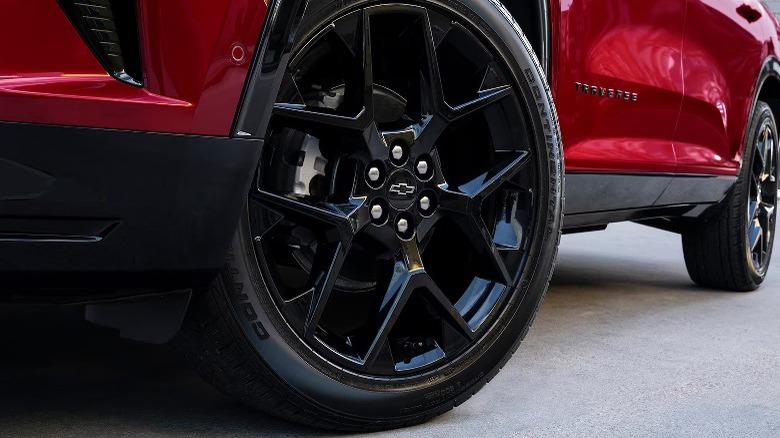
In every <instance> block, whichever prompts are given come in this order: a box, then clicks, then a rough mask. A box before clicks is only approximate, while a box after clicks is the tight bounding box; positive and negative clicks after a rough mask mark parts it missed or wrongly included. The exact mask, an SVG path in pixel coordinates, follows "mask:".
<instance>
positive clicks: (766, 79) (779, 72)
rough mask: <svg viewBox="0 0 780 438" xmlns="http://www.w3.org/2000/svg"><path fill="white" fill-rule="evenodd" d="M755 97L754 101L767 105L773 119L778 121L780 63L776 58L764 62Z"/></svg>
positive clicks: (779, 118) (779, 109) (779, 108)
mask: <svg viewBox="0 0 780 438" xmlns="http://www.w3.org/2000/svg"><path fill="white" fill-rule="evenodd" d="M755 95H756V100H761V101H763V102H766V103H767V104H769V107H770V108H771V109H772V114H773V115H774V116H775V119H778V120H780V61H778V59H777V58H776V57H774V56H771V57H769V58H768V59H767V60H766V61H765V62H764V65H763V67H762V68H761V73H760V75H759V79H758V85H757V87H756V93H755ZM753 107H755V102H754V103H753Z"/></svg>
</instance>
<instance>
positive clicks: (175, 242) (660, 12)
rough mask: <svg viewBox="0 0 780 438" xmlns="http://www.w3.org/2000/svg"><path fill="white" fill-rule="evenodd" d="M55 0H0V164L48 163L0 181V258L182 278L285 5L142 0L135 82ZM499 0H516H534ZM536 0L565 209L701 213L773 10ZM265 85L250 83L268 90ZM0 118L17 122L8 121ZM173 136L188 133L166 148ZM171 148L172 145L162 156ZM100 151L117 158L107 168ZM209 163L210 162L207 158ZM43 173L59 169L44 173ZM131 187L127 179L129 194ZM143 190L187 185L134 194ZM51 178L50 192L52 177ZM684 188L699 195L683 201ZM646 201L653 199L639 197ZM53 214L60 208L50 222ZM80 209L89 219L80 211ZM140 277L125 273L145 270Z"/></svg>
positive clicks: (243, 172) (240, 151) (215, 206)
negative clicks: (115, 133)
mask: <svg viewBox="0 0 780 438" xmlns="http://www.w3.org/2000/svg"><path fill="white" fill-rule="evenodd" d="M62 3H63V2H62V1H61V2H59V3H58V2H54V1H51V0H30V1H27V2H6V5H5V8H4V13H3V14H2V15H0V39H2V41H5V43H3V44H1V45H0V120H2V121H4V122H20V123H21V124H23V125H24V127H23V128H19V126H18V125H17V124H15V123H4V124H3V126H4V127H0V135H2V136H3V137H4V138H5V140H4V141H5V142H8V143H6V146H3V147H0V170H1V169H2V167H1V165H2V164H3V160H5V162H6V167H5V169H6V170H7V169H10V168H12V167H13V168H19V165H21V166H24V167H25V169H27V170H25V171H24V172H23V173H25V172H26V174H27V175H28V176H29V175H32V174H35V172H40V173H41V174H42V175H44V176H40V175H39V176H38V180H36V181H38V182H37V183H40V184H41V185H43V186H45V187H48V188H44V189H41V191H40V192H36V191H35V190H32V189H27V188H24V189H20V190H19V191H18V193H15V192H14V191H13V190H10V191H9V190H6V191H7V192H9V193H6V195H5V197H3V195H2V194H1V193H0V260H2V261H3V265H2V266H3V267H0V270H4V271H7V272H14V273H19V272H66V273H72V274H74V275H75V274H78V273H81V272H84V271H89V270H92V268H89V269H88V268H85V267H89V266H92V267H94V270H97V271H100V272H104V273H116V272H133V273H138V272H156V273H160V272H171V273H174V272H175V273H177V275H178V274H181V276H182V277H177V278H184V276H187V275H190V274H191V273H193V272H210V273H213V272H214V271H215V270H217V269H219V267H220V266H221V260H220V258H221V257H224V253H225V247H226V246H227V242H228V241H229V235H230V232H229V231H226V232H224V233H221V234H220V233H214V232H213V230H214V229H215V228H217V227H218V226H223V225H225V224H228V223H229V222H230V221H232V220H234V219H235V217H237V215H238V214H239V213H240V209H241V202H240V199H241V195H242V190H244V189H247V187H248V182H249V180H250V179H251V173H252V168H253V167H252V166H251V165H247V164H239V162H243V161H241V160H244V161H248V162H251V161H252V158H253V157H254V158H256V157H257V155H256V152H255V151H254V150H253V147H254V146H256V145H257V144H259V143H252V142H253V141H254V142H261V141H262V140H261V138H262V133H258V132H252V131H251V130H248V129H245V125H246V124H244V123H243V122H242V114H241V111H242V108H243V109H246V106H247V105H250V104H257V102H249V103H246V102H248V100H246V99H245V100H244V102H245V103H244V104H242V96H249V91H250V88H251V86H252V76H251V73H252V71H253V61H254V60H256V59H258V58H263V59H259V61H258V63H259V64H260V65H261V66H262V65H265V64H266V63H270V64H273V60H274V59H273V58H274V57H275V56H276V57H277V58H278V56H279V54H274V53H271V52H270V51H268V48H267V47H266V48H263V47H259V41H266V43H267V42H268V41H269V40H273V39H274V36H273V35H272V34H273V32H274V29H271V28H270V27H269V26H270V25H268V26H266V28H265V33H266V34H267V35H266V37H267V38H266V39H265V40H264V39H262V38H261V36H262V35H263V32H264V30H263V29H264V23H274V22H277V21H278V20H277V18H278V16H279V15H280V14H281V16H285V15H284V13H285V11H284V10H281V9H280V7H279V6H277V5H276V4H273V3H272V5H271V8H270V9H269V7H268V6H267V5H266V4H265V3H263V2H261V1H259V0H230V1H222V2H215V1H205V0H187V1H184V0H166V1H163V2H159V1H151V0H138V1H137V17H136V18H137V24H138V29H139V38H138V39H139V54H140V63H141V65H142V66H143V69H142V72H143V75H142V77H140V78H136V79H137V82H138V83H137V84H132V83H128V82H127V81H125V82H123V81H121V80H118V79H117V78H116V77H115V75H112V74H111V72H108V71H107V69H106V68H105V66H104V65H102V64H101V62H100V61H99V59H98V57H97V56H96V53H95V50H94V48H93V49H91V48H90V46H89V45H88V44H87V43H86V42H85V40H84V38H83V36H82V35H80V33H79V30H78V29H77V27H76V26H74V24H73V23H72V22H71V21H72V17H70V18H69V16H68V14H66V13H65V12H64V10H63V7H62ZM287 3H288V4H290V3H294V4H295V5H296V6H300V5H299V3H300V2H297V1H292V2H291V1H287ZM505 3H509V4H508V6H509V8H510V10H512V9H513V8H514V9H522V8H525V7H527V5H526V4H527V3H528V4H530V3H533V2H522V1H515V2H505ZM528 7H529V8H530V7H531V6H528ZM533 7H536V8H538V9H539V10H540V11H541V12H542V14H541V17H542V18H541V19H540V20H539V22H538V23H537V28H538V29H537V31H538V35H535V36H534V37H532V38H531V40H532V41H533V40H536V41H537V43H536V44H535V46H536V49H537V52H538V55H539V56H540V58H541V59H542V61H543V62H545V63H546V64H547V66H546V67H547V68H546V69H547V72H548V77H549V82H550V85H551V87H552V90H553V95H554V98H555V102H556V106H557V108H558V112H559V117H560V124H561V131H562V138H563V144H564V151H565V160H566V169H567V174H568V176H567V178H568V179H569V181H568V193H567V214H568V215H569V216H570V218H567V222H566V226H567V227H568V228H570V229H577V228H583V229H585V228H588V227H595V226H602V225H604V224H606V223H608V222H611V221H614V220H623V219H637V218H639V217H643V218H644V217H648V218H652V217H656V216H659V217H660V216H663V215H665V214H667V213H668V208H669V207H677V206H684V207H685V208H684V209H682V210H680V211H679V214H680V215H685V214H689V213H690V212H692V211H700V210H696V205H697V204H702V205H704V206H709V205H712V204H713V203H716V202H718V201H719V200H720V199H721V198H722V197H723V195H724V193H725V192H726V191H728V189H729V188H730V187H731V185H732V184H733V182H734V180H735V179H736V175H737V172H738V169H739V167H740V162H741V156H742V148H743V139H744V138H745V130H746V125H747V121H748V117H749V114H750V111H751V108H752V106H753V105H754V103H755V100H756V98H757V97H758V96H759V94H760V93H764V94H765V95H766V96H767V100H770V101H771V99H780V81H779V80H778V78H780V64H778V61H777V60H778V59H779V58H780V45H779V44H778V32H779V30H778V25H777V22H776V20H775V19H774V17H773V15H772V13H771V12H770V11H769V10H768V9H766V8H765V7H764V6H763V5H762V4H761V3H759V2H758V1H757V0H745V1H744V2H743V1H736V0H662V1H649V2H641V1H634V0H552V1H550V2H549V4H536V5H534V6H533ZM296 10H297V9H296V8H294V7H293V8H292V11H293V12H292V13H293V14H294V13H295V12H296ZM274 20H276V21H274ZM521 24H522V23H521ZM281 28H282V29H283V28H284V26H282V27H281ZM530 32H531V30H528V31H527V32H526V33H530ZM277 39H278V38H277ZM15 42H19V43H15ZM279 47H283V44H282V45H281V46H279ZM277 48H278V47H277ZM261 49H263V50H266V51H265V52H263V50H261ZM271 49H273V48H271ZM258 53H262V55H259V54H258ZM277 60H278V59H277ZM270 64H268V65H270ZM257 68H258V69H260V70H262V68H263V67H257ZM260 73H262V72H260ZM139 84H142V86H138V85H139ZM274 97H275V96H273V95H271V94H270V93H266V94H265V96H264V98H265V100H266V101H267V100H269V99H273V98H274ZM770 98H771V99H770ZM40 126H46V127H47V128H46V130H45V132H46V133H45V136H44V137H41V138H38V137H36V135H38V134H40V135H44V131H43V130H39V129H38V127H40ZM59 127H87V128H100V129H107V130H120V131H122V132H123V134H122V135H123V136H124V135H126V136H128V138H127V139H126V140H122V141H119V140H116V139H115V138H114V137H105V138H103V139H99V138H92V136H97V135H98V134H97V132H98V131H92V130H83V131H77V132H78V133H79V134H78V135H77V136H76V139H75V140H73V139H68V141H62V142H59V141H58V139H59V140H61V139H62V135H66V134H63V133H62V132H61V131H57V129H60V128H59ZM10 129H14V130H18V129H21V130H22V131H21V132H16V131H15V133H14V134H13V135H11V136H10V137H9V136H8V135H6V134H8V132H9V130H10ZM101 132H102V131H101ZM139 132H145V133H150V132H151V133H161V134H160V135H159V136H153V137H151V138H152V139H153V140H154V141H159V143H160V144H158V145H156V146H155V145H152V144H146V142H147V141H148V137H139V136H138V134H137V133H139ZM171 134H173V135H171ZM181 135H188V136H187V137H183V136H181ZM79 136H83V137H79ZM9 138H10V139H9ZM182 138H186V139H187V140H185V142H186V143H187V145H186V146H180V145H181V143H177V145H176V146H171V144H173V143H174V142H175V140H176V139H182ZM205 138H209V139H213V138H223V139H224V145H223V146H220V147H222V149H221V150H222V151H232V152H231V153H232V154H233V155H230V157H229V158H220V160H223V161H219V160H217V159H216V158H214V157H216V154H217V152H218V151H220V149H219V147H218V148H217V149H209V152H203V151H201V150H200V149H199V146H197V145H195V144H194V143H196V142H198V141H204V140H203V139H205ZM169 140H170V141H169ZM228 140H230V141H228ZM115 141H118V142H119V143H122V144H124V143H125V142H126V143H128V144H132V145H133V150H138V149H144V150H149V148H153V147H157V148H159V149H156V150H154V151H153V152H152V153H151V154H150V155H147V156H144V157H143V158H131V154H130V152H127V155H125V154H123V153H120V152H119V151H118V149H116V148H115V146H116V144H114V143H115ZM14 142H16V143H14ZM119 143H117V144H119ZM169 143H170V144H169ZM42 144H45V145H46V147H45V148H44V147H43V146H40V147H39V145H42ZM102 145H105V147H102ZM250 146H251V147H250ZM179 147H181V148H182V150H181V151H180V152H181V155H179V156H178V158H174V157H170V156H167V155H165V154H167V153H168V152H169V151H171V150H174V149H176V148H179ZM204 147H205V146H204ZM79 148H84V150H88V151H90V153H95V154H96V155H94V157H98V158H94V161H89V160H86V158H84V157H85V156H86V155H84V156H81V155H78V153H76V152H73V150H72V149H79ZM198 151H201V152H202V153H203V154H205V155H199V154H200V153H201V152H198ZM82 152H83V151H82ZM209 154H214V155H209ZM206 155H208V159H206V158H204V157H205V156H206ZM99 157H104V158H105V159H106V160H107V161H111V160H118V161H117V163H116V164H115V165H110V166H106V164H105V162H101V161H100V158H99ZM166 159H167V160H171V161H168V162H166V161H165V160H166ZM69 160H70V161H69ZM73 160H75V161H76V162H78V166H75V167H74V162H71V161H73ZM177 160H179V161H181V160H184V161H187V162H191V161H197V162H198V163H199V165H200V167H196V169H197V170H194V171H192V172H191V173H187V174H186V175H185V174H184V173H183V172H180V173H177V171H175V170H174V172H173V176H171V175H168V176H167V177H165V178H155V177H150V178H151V181H150V180H148V179H144V178H145V175H152V174H153V172H154V171H155V169H156V165H157V164H159V165H161V166H162V165H163V164H166V165H167V164H170V163H171V162H179V161H177ZM213 160H217V161H213ZM119 161H122V162H121V163H120V162H119ZM66 162H67V163H66ZM8 163H13V164H8ZM65 164H68V166H65ZM95 166H102V168H104V171H105V172H106V174H112V175H115V176H117V177H119V178H120V179H122V180H123V181H124V183H115V184H114V183H112V184H111V185H104V184H102V181H104V180H103V179H100V178H97V179H91V178H87V177H82V174H81V173H80V172H83V171H84V170H85V169H88V168H94V167H95ZM213 167H217V168H218V169H219V170H221V171H222V172H223V173H222V174H217V173H209V172H212V171H214V169H213ZM30 169H33V170H30ZM69 169H70V170H69ZM226 175H227V176H226ZM594 175H595V176H605V177H609V178H612V179H608V180H601V179H593V178H592V177H593V176H594ZM677 176H687V177H691V178H688V179H679V178H676V177H677ZM644 177H648V178H650V179H643V178H644ZM31 178H33V177H31ZM47 178H50V179H51V180H52V181H54V180H56V181H57V182H55V183H53V184H54V185H47V184H48V183H46V181H49V179H47ZM578 178H579V179H578ZM583 178H584V179H583ZM702 178H704V179H706V180H707V181H716V184H715V185H712V184H710V185H709V186H708V187H709V188H708V189H706V190H704V189H701V190H700V189H699V188H698V185H696V184H692V183H691V182H692V181H700V180H702ZM0 179H2V177H0ZM33 179H35V178H33ZM204 181H210V183H211V184H212V185H214V184H217V183H218V182H221V183H224V184H225V187H228V186H229V187H235V188H237V192H238V193H237V194H236V195H235V196H233V197H230V196H223V195H222V194H220V193H213V194H210V193H209V192H208V190H207V189H203V190H200V189H199V190H200V191H201V193H205V194H203V195H202V198H197V199H196V198H193V197H192V196H191V195H190V194H187V192H188V189H189V188H191V187H193V186H197V187H200V186H198V184H202V183H203V182H204ZM605 181H607V182H610V183H609V184H606V183H605ZM12 183H13V181H12ZM146 183H148V186H146V185H145V184H146ZM30 184H31V186H34V185H35V184H36V183H35V182H33V183H30ZM57 184H60V185H59V186H58V185H57ZM123 184H124V185H123ZM139 187H140V189H139ZM686 187H690V188H691V190H692V191H693V192H695V193H689V192H686V190H685V188H686ZM713 187H714V188H713ZM131 189H138V190H140V191H139V192H138V193H139V194H138V198H136V197H134V196H133V195H132V193H134V192H132V190H131ZM158 189H159V190H162V191H165V192H166V194H167V195H178V196H179V198H175V199H183V200H179V201H176V202H173V203H168V202H167V201H163V200H159V201H154V202H151V201H140V200H139V199H140V198H141V196H142V195H144V194H147V193H154V192H155V191H156V190H158ZM47 190H48V191H47ZM57 190H60V191H61V193H60V192H57V193H53V192H52V191H55V192H56V191H57ZM244 191H245V190H244ZM699 192H702V193H704V194H702V195H701V196H703V198H702V199H700V200H697V199H696V196H699V194H697V193H699ZM705 192H706V193H705ZM681 193H682V194H681ZM244 194H245V193H244ZM188 196H189V197H188ZM684 196H688V197H687V198H684ZM594 199H598V200H600V201H601V203H599V202H595V203H594V202H593V201H594ZM113 202H116V203H113ZM120 203H122V204H120ZM128 204H131V205H133V206H134V207H137V208H138V209H142V210H146V211H147V212H148V211H154V216H155V217H154V218H153V219H150V218H149V217H148V216H140V215H134V214H129V213H128V215H126V216H125V215H124V210H123V209H122V208H120V207H119V205H128ZM173 204H175V205H173ZM204 204H205V205H206V207H204V206H202V205H204ZM198 205H201V206H198ZM654 207H658V208H659V209H661V210H658V211H664V212H667V213H664V214H660V213H658V214H646V213H645V212H646V211H648V209H652V208H654ZM664 208H667V209H666V210H663V209H664ZM203 209H208V210H209V211H220V212H227V213H226V216H228V217H224V218H223V217H220V218H216V217H213V215H211V216H210V215H209V214H205V213H203ZM603 212H611V214H609V215H603V214H601V213H603ZM202 213H203V214H202ZM673 213H674V214H677V211H676V210H675V211H674V212H673ZM669 214H671V213H669ZM30 218H32V219H31V222H30V221H28V219H30ZM63 218H65V220H66V221H65V222H67V223H66V224H65V225H63V223H61V222H62V221H60V222H57V223H54V222H56V221H59V220H60V219H63ZM85 218H86V219H85ZM94 218H99V220H96V221H93V222H89V221H91V220H92V219H94ZM85 220H87V222H86V223H82V222H84V221H85ZM20 221H24V222H27V224H28V225H29V226H28V227H27V228H24V227H21V228H24V231H19V230H15V229H13V227H14V224H18V223H19V222H20ZM52 221H54V222H52ZM68 221H70V222H68ZM79 221H81V222H79ZM112 221H113V222H112ZM172 224H174V225H172ZM174 226H175V228H176V229H175V230H172V228H173V227H174ZM223 228H230V227H229V226H223ZM58 230H59V231H58ZM3 231H5V234H3V233H2V232H3ZM122 233H125V234H122ZM108 234H114V236H113V237H114V239H108V238H107V239H105V242H101V243H99V244H100V245H103V246H102V248H103V249H102V250H98V251H93V250H91V249H90V250H84V249H82V246H83V245H82V246H79V245H80V244H79V243H77V239H76V240H73V239H68V238H66V237H68V236H76V237H83V238H85V239H89V238H90V237H92V238H94V239H98V240H101V239H102V237H105V236H106V235H108ZM25 236H27V237H25ZM112 240H113V242H112ZM52 242H53V243H52ZM150 242H157V244H160V242H162V244H161V245H162V246H161V247H160V246H155V245H153V244H151V243H150ZM204 254H206V255H207V256H204ZM206 277H208V275H205V274H204V275H203V276H202V278H206ZM135 278H136V280H137V281H139V282H140V283H139V287H149V284H151V283H146V282H143V281H141V280H138V277H135ZM155 278H156V277H155ZM166 278H167V277H166ZM172 278H173V277H172ZM187 278H190V277H187ZM198 278H201V277H198ZM155 281H157V280H155ZM192 281H194V280H192ZM189 282H190V280H187V281H186V282H184V283H177V281H174V280H171V281H170V284H172V285H176V286H181V287H185V286H187V285H188V284H189ZM97 284H103V283H102V281H97ZM128 287H131V288H132V286H128ZM160 287H162V286H160Z"/></svg>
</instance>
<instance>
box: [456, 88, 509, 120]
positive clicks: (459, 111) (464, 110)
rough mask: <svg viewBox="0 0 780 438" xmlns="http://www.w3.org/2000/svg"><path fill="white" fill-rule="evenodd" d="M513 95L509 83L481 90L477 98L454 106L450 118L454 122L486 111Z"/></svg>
mask: <svg viewBox="0 0 780 438" xmlns="http://www.w3.org/2000/svg"><path fill="white" fill-rule="evenodd" d="M511 95H512V87H510V86H509V85H505V86H502V87H498V88H494V89H492V90H485V91H480V92H479V97H477V98H476V99H474V100H472V101H470V102H466V103H464V104H462V105H459V106H456V107H455V108H453V109H452V111H451V112H450V114H448V118H449V119H450V121H451V122H454V121H456V120H458V119H461V118H463V117H467V116H470V115H472V114H474V113H478V112H480V111H484V110H486V109H487V108H489V107H491V106H493V105H495V104H497V103H499V102H501V101H502V100H504V99H505V98H507V97H509V96H511Z"/></svg>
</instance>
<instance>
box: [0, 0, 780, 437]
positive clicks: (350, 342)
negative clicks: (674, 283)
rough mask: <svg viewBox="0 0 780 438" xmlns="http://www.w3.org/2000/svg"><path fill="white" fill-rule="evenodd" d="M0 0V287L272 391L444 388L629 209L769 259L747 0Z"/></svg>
mask: <svg viewBox="0 0 780 438" xmlns="http://www.w3.org/2000/svg"><path fill="white" fill-rule="evenodd" d="M5 3H6V4H5V8H4V13H3V14H2V15H0V39H2V41H4V43H2V44H0V120H3V121H2V122H0V139H1V140H0V144H1V146H0V278H1V279H2V292H0V297H2V298H3V300H13V301H20V300H22V301H27V302H57V303H77V302H78V303H83V302H86V303H89V304H88V305H87V311H86V317H87V319H89V320H90V321H93V322H95V323H97V324H101V325H105V326H109V327H113V328H116V329H119V330H120V333H121V335H122V336H124V337H127V338H131V339H137V340H141V341H146V342H166V341H168V340H171V339H173V341H174V342H175V343H176V344H177V345H178V346H179V348H181V349H182V350H183V351H184V352H185V353H184V355H185V357H186V358H187V360H188V361H189V362H190V363H191V364H192V366H193V367H194V368H195V369H196V370H198V371H199V372H200V373H201V374H202V375H203V376H204V377H205V378H206V379H207V380H209V381H210V382H212V383H213V384H214V385H216V386H217V387H219V388H220V389H222V390H223V391H225V392H227V393H229V394H232V395H234V396H235V397H237V398H239V399H241V400H243V401H245V402H247V403H249V404H251V405H253V406H256V407H257V408H259V409H262V410H265V411H267V412H270V413H273V414H275V415H279V416H281V417H284V418H288V419H292V420H295V421H299V422H303V423H307V424H311V425H317V426H322V427H328V428H336V429H348V430H373V429H384V428H393V427H399V426H403V425H408V424H414V423H419V422H422V421H425V420H426V419H429V418H431V417H433V416H436V415H438V414H441V413H442V412H445V411H447V410H449V409H451V408H452V407H453V406H455V405H458V404H459V403H462V402H463V401H465V400H466V399H468V398H469V397H470V396H471V395H473V394H474V393H475V392H476V391H477V390H479V389H480V388H481V387H482V386H484V385H485V384H486V383H487V382H488V381H489V380H490V379H491V378H492V377H493V376H494V375H495V374H496V373H497V372H498V370H499V369H500V368H501V366H502V365H503V364H504V363H506V361H507V360H508V359H509V357H510V355H511V354H512V353H513V352H514V351H515V349H516V348H517V347H518V345H519V344H520V341H521V340H522V339H523V337H524V336H525V334H526V332H527V331H528V329H529V327H530V325H531V322H532V321H533V318H534V315H535V313H536V310H537V309H538V307H539V304H540V302H541V300H542V297H543V296H544V293H545V291H546V289H547V284H548V281H549V279H550V276H551V273H552V269H553V263H554V260H555V255H556V250H557V246H558V242H559V239H560V235H561V232H562V231H563V232H579V231H587V230H594V229H600V228H604V227H606V226H607V224H609V223H611V222H616V221H625V220H630V221H636V222H639V223H642V224H646V225H649V226H653V227H658V228H662V229H665V230H669V231H672V232H676V233H679V234H681V235H682V243H683V247H684V250H685V261H686V264H687V267H688V271H689V272H690V274H691V277H692V279H693V281H695V282H696V283H698V284H700V285H703V286H708V287H715V288H723V289H729V290H735V291H748V290H753V289H755V288H757V287H758V286H759V285H760V284H761V282H762V281H763V279H764V278H765V276H766V272H767V269H768V266H769V261H770V256H771V252H772V244H773V239H774V229H775V221H776V219H775V218H776V216H775V206H776V205H777V193H778V186H777V184H778V182H777V175H778V170H777V169H778V161H777V144H776V139H777V135H778V131H777V126H776V122H775V117H776V116H778V111H780V62H778V58H779V56H778V50H780V44H779V43H780V41H778V24H777V22H776V21H775V19H774V17H773V15H772V14H771V12H770V11H769V10H768V9H766V8H765V7H764V6H763V5H762V4H761V3H760V2H758V1H756V0H657V1H626V0H560V1H558V0H550V1H549V2H548V1H546V0H506V1H504V2H503V4H502V3H499V2H498V1H497V0H401V1H397V2H396V1H387V0H348V1H332V0H308V1H306V0H273V1H272V2H271V3H270V4H268V0H266V2H265V3H263V2H262V1H259V0H224V1H206V0H166V1H152V0H134V1H132V0H57V1H56V2H55V1H48V2H41V1H28V2H13V1H6V2H5ZM556 107H557V111H558V114H559V116H560V124H559V119H558V117H559V116H558V115H556ZM564 156H565V161H566V172H567V174H566V178H565V180H566V181H565V182H566V191H565V193H566V205H565V208H564ZM564 213H565V216H564ZM640 250H641V249H640Z"/></svg>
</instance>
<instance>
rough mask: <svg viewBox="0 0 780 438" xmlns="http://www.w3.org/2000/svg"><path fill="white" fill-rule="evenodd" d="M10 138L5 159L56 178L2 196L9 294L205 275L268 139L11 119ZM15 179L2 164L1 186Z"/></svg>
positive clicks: (3, 127)
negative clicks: (18, 194) (20, 194)
mask: <svg viewBox="0 0 780 438" xmlns="http://www.w3.org/2000/svg"><path fill="white" fill-rule="evenodd" d="M0 138H2V139H3V147H2V149H0V159H2V160H4V162H13V163H17V164H18V166H20V167H23V168H26V169H31V171H29V172H35V173H39V174H42V175H46V176H47V178H48V185H47V186H46V187H45V189H43V190H38V191H37V192H36V193H35V196H27V197H25V198H24V199H18V198H13V197H9V198H8V200H2V198H0V233H1V234H2V236H0V237H6V238H5V239H3V238H0V277H2V278H3V280H4V281H3V285H2V290H0V295H2V294H6V293H14V292H20V291H23V290H28V289H36V290H46V289H56V290H65V289H71V290H77V291H78V292H79V293H82V292H83V291H85V290H87V289H89V290H95V291H101V292H105V290H109V289H111V290H116V291H119V290H123V291H125V292H130V291H146V290H156V289H158V288H159V289H163V288H175V289H184V288H190V287H196V286H200V285H203V284H204V283H205V282H208V281H209V280H210V279H211V278H213V276H214V275H215V274H216V273H217V272H218V271H219V269H221V268H222V266H223V264H224V262H225V255H226V253H227V248H228V245H229V243H230V241H231V239H232V237H233V234H234V232H235V227H236V224H237V223H238V220H239V217H240V214H241V211H242V209H243V208H244V205H245V202H246V197H247V196H248V192H249V187H250V185H251V182H252V179H253V176H254V174H255V171H256V168H257V163H258V161H259V156H260V150H261V148H262V141H261V140H244V139H231V138H223V137H205V136H186V135H174V134H158V133H145V132H134V131H119V130H107V129H92V128H77V127H64V126H48V125H34V124H24V123H6V122H2V123H0ZM29 172H28V173H29ZM16 183H17V180H15V179H14V178H13V177H11V176H8V175H5V174H0V187H3V186H8V187H14V186H15V184H16ZM36 187H37V186H36ZM22 191H23V192H25V193H27V191H25V190H22ZM9 236H13V237H14V238H9ZM163 290H164V289H163Z"/></svg>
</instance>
